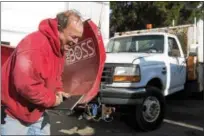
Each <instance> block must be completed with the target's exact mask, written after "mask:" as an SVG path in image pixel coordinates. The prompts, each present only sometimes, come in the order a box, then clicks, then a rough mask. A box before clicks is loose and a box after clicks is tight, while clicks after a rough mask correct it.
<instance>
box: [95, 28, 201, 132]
mask: <svg viewBox="0 0 204 136" xmlns="http://www.w3.org/2000/svg"><path fill="white" fill-rule="evenodd" d="M175 29H177V30H178V29H179V30H183V31H184V30H186V29H187V32H186V33H187V36H186V37H183V38H184V39H183V40H184V41H182V39H179V38H178V37H180V38H181V36H179V35H176V34H171V32H170V30H171V31H172V30H175ZM163 30H169V31H168V32H166V31H163ZM192 30H195V27H194V26H193V25H189V26H178V27H172V28H161V29H152V30H143V31H132V32H125V33H123V34H121V35H118V36H117V34H116V36H114V37H113V38H111V39H110V40H109V43H108V45H107V50H106V51H107V58H106V64H105V68H104V72H103V75H102V80H101V90H100V95H99V97H100V102H101V103H102V104H105V105H108V106H110V105H111V106H116V105H120V106H124V105H125V106H126V107H127V105H132V106H133V107H136V108H134V112H131V115H132V119H133V120H134V121H135V123H136V124H137V125H138V126H139V128H141V129H142V130H145V131H151V130H154V129H156V128H158V127H159V126H160V125H161V123H162V122H163V119H164V116H165V96H168V95H170V94H172V93H175V92H178V91H181V90H184V88H185V85H186V83H187V81H189V80H191V81H196V82H197V83H198V84H200V83H202V85H200V88H199V89H198V90H200V91H201V90H203V88H202V87H203V74H202V73H203V62H202V65H201V67H199V70H198V63H197V62H198V60H199V59H198V58H199V57H198V54H197V52H196V51H199V50H203V45H202V44H200V43H199V42H200V41H199V42H197V43H196V44H193V37H194V36H192V35H193V34H194V33H192V32H193V31H192ZM174 32H175V31H174ZM202 33H203V32H202ZM191 34H192V35H191ZM185 38H187V39H185ZM185 40H187V42H185ZM181 41H182V43H188V46H187V45H181ZM198 44H199V45H198ZM194 45H196V46H194ZM194 47H195V48H196V49H197V50H193V49H195V48H194ZM200 47H202V48H200ZM192 53H196V54H194V56H190V55H191V54H192ZM190 57H191V58H190ZM202 57H203V53H202ZM202 61H203V60H202ZM190 64H191V65H190ZM192 64H193V66H192ZM200 64H201V63H199V66H200ZM195 66H196V68H195ZM190 68H191V69H190ZM193 68H194V69H193ZM192 69H193V70H192ZM196 73H197V74H196ZM201 74H202V75H201Z"/></svg>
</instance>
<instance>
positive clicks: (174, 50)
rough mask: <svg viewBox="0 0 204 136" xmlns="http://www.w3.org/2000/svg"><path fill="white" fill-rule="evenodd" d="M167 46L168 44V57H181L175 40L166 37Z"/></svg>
mask: <svg viewBox="0 0 204 136" xmlns="http://www.w3.org/2000/svg"><path fill="white" fill-rule="evenodd" d="M168 44H169V50H168V53H169V56H172V57H181V54H180V50H179V47H178V44H177V42H176V40H175V38H172V37H168Z"/></svg>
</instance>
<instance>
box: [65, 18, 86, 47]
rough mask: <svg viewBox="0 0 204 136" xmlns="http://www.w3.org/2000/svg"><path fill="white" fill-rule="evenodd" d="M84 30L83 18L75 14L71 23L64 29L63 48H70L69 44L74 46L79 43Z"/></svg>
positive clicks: (70, 20)
mask: <svg viewBox="0 0 204 136" xmlns="http://www.w3.org/2000/svg"><path fill="white" fill-rule="evenodd" d="M83 31H84V27H83V22H82V20H80V19H78V18H77V17H75V16H71V17H70V19H69V24H68V25H67V27H66V28H65V29H64V30H63V31H62V34H63V45H62V46H63V49H64V50H68V47H69V46H74V45H76V44H77V43H78V39H79V38H81V37H82V35H83Z"/></svg>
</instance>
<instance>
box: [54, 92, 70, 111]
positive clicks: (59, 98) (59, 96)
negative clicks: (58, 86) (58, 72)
mask: <svg viewBox="0 0 204 136" xmlns="http://www.w3.org/2000/svg"><path fill="white" fill-rule="evenodd" d="M63 97H65V98H69V97H70V95H69V94H68V93H65V92H61V91H60V92H57V93H56V101H55V104H54V107H55V106H58V105H60V104H61V103H62V102H63Z"/></svg>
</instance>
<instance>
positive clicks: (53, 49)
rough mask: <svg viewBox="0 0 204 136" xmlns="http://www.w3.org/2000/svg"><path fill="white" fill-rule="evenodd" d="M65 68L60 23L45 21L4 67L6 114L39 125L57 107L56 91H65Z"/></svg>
mask: <svg viewBox="0 0 204 136" xmlns="http://www.w3.org/2000/svg"><path fill="white" fill-rule="evenodd" d="M63 67H64V55H63V53H62V52H61V50H60V40H59V37H58V29H57V20H56V19H46V20H43V21H42V22H41V23H40V24H39V30H38V31H36V32H33V33H31V34H29V35H28V36H26V37H25V38H24V39H23V40H22V41H21V42H20V43H19V44H18V46H17V48H16V49H15V50H14V52H13V54H12V55H11V56H10V57H9V58H8V60H7V61H6V62H5V63H4V65H3V67H2V71H1V83H2V88H1V96H2V101H1V102H2V105H4V106H5V107H6V110H5V112H6V113H7V114H8V115H10V116H12V117H13V118H16V119H18V120H20V121H23V122H25V123H34V122H36V121H37V120H38V119H39V118H40V117H41V116H42V114H43V112H44V111H45V109H46V108H50V107H51V106H53V105H54V103H55V100H56V97H55V93H56V91H60V90H62V82H61V74H62V71H63Z"/></svg>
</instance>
